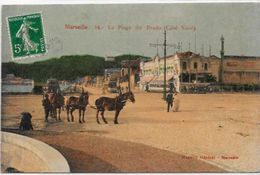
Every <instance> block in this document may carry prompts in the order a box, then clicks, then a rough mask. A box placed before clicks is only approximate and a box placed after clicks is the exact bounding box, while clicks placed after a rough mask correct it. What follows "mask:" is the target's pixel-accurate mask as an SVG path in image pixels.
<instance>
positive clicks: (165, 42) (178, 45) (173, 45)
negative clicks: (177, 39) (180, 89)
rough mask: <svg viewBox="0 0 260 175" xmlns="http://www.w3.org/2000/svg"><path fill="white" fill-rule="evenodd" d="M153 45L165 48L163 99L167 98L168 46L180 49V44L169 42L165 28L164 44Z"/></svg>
mask: <svg viewBox="0 0 260 175" xmlns="http://www.w3.org/2000/svg"><path fill="white" fill-rule="evenodd" d="M150 46H151V47H157V49H158V46H162V47H163V50H164V68H163V99H164V100H166V56H167V52H166V50H167V47H173V48H174V49H180V44H167V41H166V30H164V42H163V44H158V42H157V44H152V43H150Z"/></svg>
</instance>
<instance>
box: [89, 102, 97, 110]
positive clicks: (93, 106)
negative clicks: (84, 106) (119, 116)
mask: <svg viewBox="0 0 260 175" xmlns="http://www.w3.org/2000/svg"><path fill="white" fill-rule="evenodd" d="M89 107H90V108H92V109H97V107H96V106H95V105H91V104H90V103H89Z"/></svg>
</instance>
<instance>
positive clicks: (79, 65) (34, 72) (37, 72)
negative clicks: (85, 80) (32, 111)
mask: <svg viewBox="0 0 260 175" xmlns="http://www.w3.org/2000/svg"><path fill="white" fill-rule="evenodd" d="M138 58H142V59H148V57H143V56H139V55H120V56H116V57H115V61H108V62H106V61H105V58H104V57H98V56H93V55H68V56H61V57H60V58H51V59H48V60H44V61H39V62H34V63H30V64H19V63H14V62H8V63H2V77H5V75H6V74H14V75H15V76H18V77H22V78H29V79H33V80H34V81H36V82H46V81H47V79H49V78H56V79H58V80H74V79H76V78H78V77H83V76H86V75H90V76H97V75H103V74H104V69H105V68H115V67H121V61H122V60H128V59H130V60H133V59H138Z"/></svg>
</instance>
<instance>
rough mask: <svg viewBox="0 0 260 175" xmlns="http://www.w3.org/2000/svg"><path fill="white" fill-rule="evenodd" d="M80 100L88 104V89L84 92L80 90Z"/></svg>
mask: <svg viewBox="0 0 260 175" xmlns="http://www.w3.org/2000/svg"><path fill="white" fill-rule="evenodd" d="M79 99H80V101H82V102H83V103H84V104H88V103H89V102H88V99H89V93H88V91H86V92H84V90H83V91H82V92H81V94H80V97H79Z"/></svg>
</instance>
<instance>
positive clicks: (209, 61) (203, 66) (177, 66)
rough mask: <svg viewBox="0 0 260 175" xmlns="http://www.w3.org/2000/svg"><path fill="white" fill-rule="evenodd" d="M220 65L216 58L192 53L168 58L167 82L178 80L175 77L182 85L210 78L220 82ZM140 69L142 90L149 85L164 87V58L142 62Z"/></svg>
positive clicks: (201, 81) (206, 80) (156, 57)
mask: <svg viewBox="0 0 260 175" xmlns="http://www.w3.org/2000/svg"><path fill="white" fill-rule="evenodd" d="M219 64H220V59H219V58H218V57H216V56H210V57H204V56H201V55H199V54H195V53H193V52H190V51H188V52H182V53H176V54H174V55H170V56H167V57H166V81H168V82H169V81H172V80H173V78H174V79H176V77H174V76H177V77H178V78H179V82H180V83H203V82H208V81H209V80H210V79H209V78H210V77H211V81H218V78H219ZM140 69H141V70H140V88H141V89H143V90H144V86H145V85H147V84H155V85H156V86H160V85H161V86H162V85H163V80H164V58H160V57H159V56H155V57H154V58H153V59H152V61H148V62H141V63H140ZM213 79H214V80H213ZM167 84H168V83H167Z"/></svg>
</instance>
